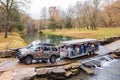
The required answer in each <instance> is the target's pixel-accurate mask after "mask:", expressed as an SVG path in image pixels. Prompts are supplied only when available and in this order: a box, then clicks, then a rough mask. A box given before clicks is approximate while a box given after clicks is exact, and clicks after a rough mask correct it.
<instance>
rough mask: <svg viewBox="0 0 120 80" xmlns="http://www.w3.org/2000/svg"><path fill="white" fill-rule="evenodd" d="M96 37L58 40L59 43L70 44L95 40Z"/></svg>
mask: <svg viewBox="0 0 120 80" xmlns="http://www.w3.org/2000/svg"><path fill="white" fill-rule="evenodd" d="M97 41H98V40H97V39H90V38H85V39H75V40H70V41H62V42H60V44H61V45H72V44H83V43H87V42H97Z"/></svg>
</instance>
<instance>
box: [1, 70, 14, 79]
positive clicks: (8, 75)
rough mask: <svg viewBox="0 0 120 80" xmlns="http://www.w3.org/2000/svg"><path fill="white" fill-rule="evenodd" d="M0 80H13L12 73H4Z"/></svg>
mask: <svg viewBox="0 0 120 80" xmlns="http://www.w3.org/2000/svg"><path fill="white" fill-rule="evenodd" d="M0 80H13V71H7V72H4V73H3V74H2V75H1V76H0Z"/></svg>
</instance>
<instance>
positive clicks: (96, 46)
mask: <svg viewBox="0 0 120 80" xmlns="http://www.w3.org/2000/svg"><path fill="white" fill-rule="evenodd" d="M94 46H95V51H97V50H99V43H98V42H95V43H94Z"/></svg>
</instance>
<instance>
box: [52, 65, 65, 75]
mask: <svg viewBox="0 0 120 80" xmlns="http://www.w3.org/2000/svg"><path fill="white" fill-rule="evenodd" d="M65 72H66V71H65V70H64V67H63V66H60V67H54V68H53V73H54V74H56V75H57V74H59V75H64V74H65Z"/></svg>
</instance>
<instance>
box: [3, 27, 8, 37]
mask: <svg viewBox="0 0 120 80" xmlns="http://www.w3.org/2000/svg"><path fill="white" fill-rule="evenodd" d="M7 32H8V31H7V29H5V33H4V38H7V36H8V34H7Z"/></svg>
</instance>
